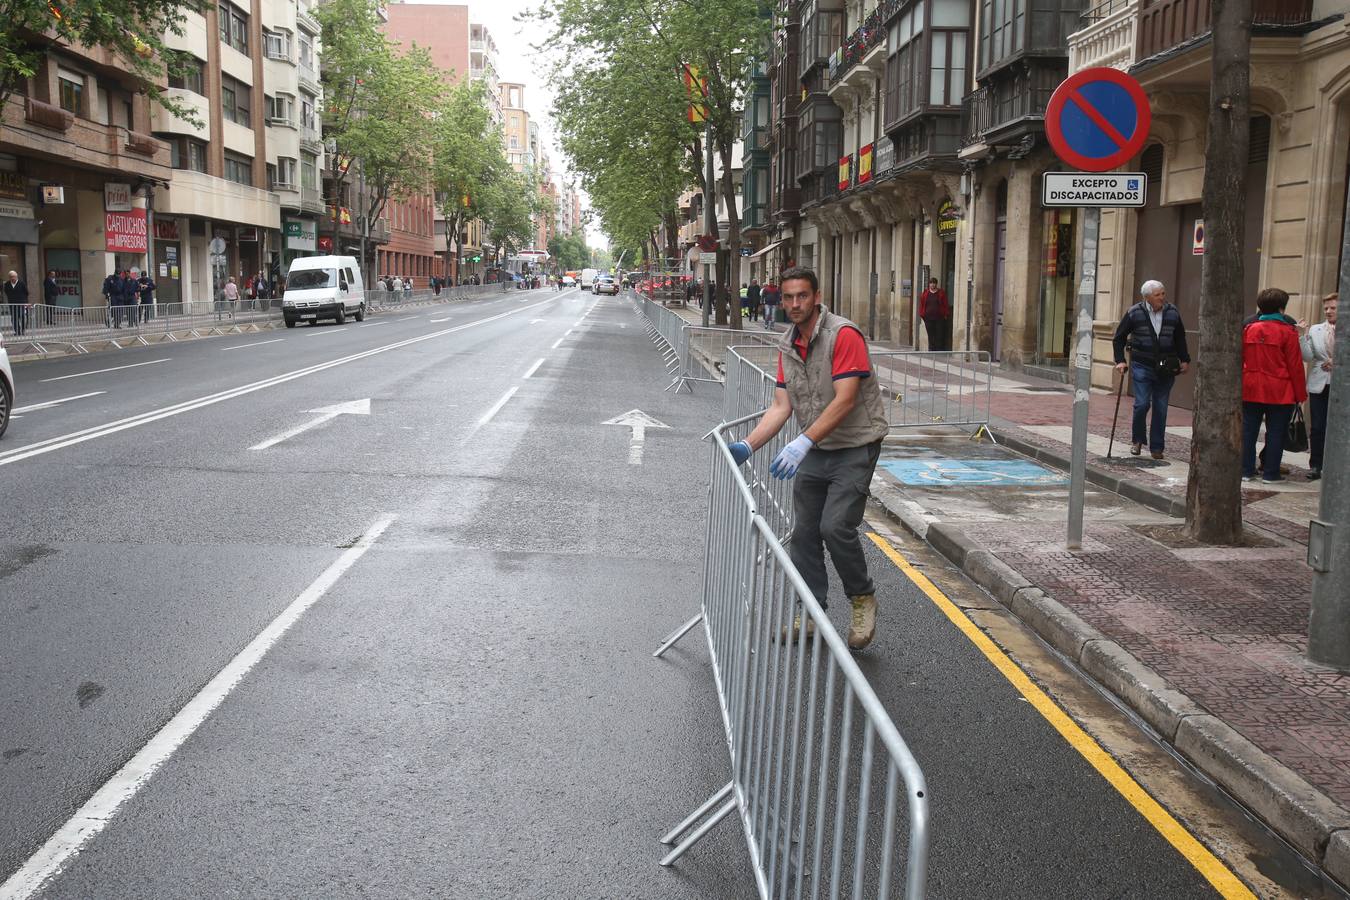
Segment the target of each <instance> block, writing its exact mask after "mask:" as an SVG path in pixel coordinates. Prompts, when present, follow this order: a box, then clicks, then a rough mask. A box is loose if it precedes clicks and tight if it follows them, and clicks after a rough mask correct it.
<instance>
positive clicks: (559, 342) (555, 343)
mask: <svg viewBox="0 0 1350 900" xmlns="http://www.w3.org/2000/svg"><path fill="white" fill-rule="evenodd" d="M563 337H567V335H563ZM562 342H563V339H562V338H558V339H557V340H556V341H554V342H553V346H552V347H551V348H549V349H551V350H557V349H558V345H559V344H561V343H562Z"/></svg>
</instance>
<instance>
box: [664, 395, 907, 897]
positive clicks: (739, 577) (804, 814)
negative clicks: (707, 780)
mask: <svg viewBox="0 0 1350 900" xmlns="http://www.w3.org/2000/svg"><path fill="white" fill-rule="evenodd" d="M762 414H763V413H762V412H756V413H753V414H751V415H749V416H744V417H742V418H741V419H739V420H735V421H731V422H727V423H725V424H723V425H720V426H718V428H716V429H715V430H714V431H713V432H712V433H711V435H710V437H711V438H712V439H713V454H712V455H713V460H712V483H711V490H710V497H711V499H710V504H709V514H708V530H707V542H706V549H705V570H704V585H703V613H702V619H703V622H704V631H705V634H706V636H707V640H708V651H709V654H710V656H711V657H712V667H713V677H714V680H715V682H716V684H717V694H718V702H719V705H720V707H721V712H722V722H723V726H724V728H725V736H726V741H727V747H728V749H729V751H730V755H731V780H730V782H728V783H727V784H726V785H725V786H724V787H723V788H722V789H721V790H719V791H718V792H717V793H715V794H714V795H713V796H712V797H711V798H710V799H709V800H708V801H707V802H705V803H704V804H703V805H702V806H700V807H699V808H698V809H697V810H695V811H694V812H693V813H692V814H691V815H690V816H688V817H687V818H686V819H685V820H684V821H682V822H681V823H680V824H679V825H677V826H676V827H675V828H674V829H672V830H671V831H670V832H669V833H668V834H666V835H664V836H663V837H662V839H661V840H662V842H663V843H666V844H673V843H675V842H676V841H679V842H680V843H679V844H678V845H677V846H676V847H675V848H674V849H673V850H671V851H670V852H669V853H668V854H667V855H666V857H665V858H664V859H662V860H661V864H662V865H666V866H668V865H671V864H672V863H674V862H675V861H676V860H677V859H679V858H680V856H681V855H683V854H684V852H685V851H687V850H688V849H689V848H690V847H691V846H692V845H693V844H695V843H696V842H697V841H698V840H699V839H701V838H702V837H703V836H704V835H706V834H707V833H708V832H709V831H710V830H711V829H712V828H713V826H715V825H716V824H717V823H718V822H719V821H721V820H722V819H723V818H725V817H726V816H728V815H730V814H731V813H732V812H737V813H738V814H739V816H740V819H741V825H742V827H743V829H744V831H745V836H746V842H747V844H748V847H749V851H750V859H751V862H752V865H753V867H754V876H755V882H756V884H757V886H758V889H759V895H760V896H761V897H762V898H770V897H775V898H783V897H802V896H807V897H818V896H820V895H821V893H822V892H825V895H826V896H828V897H831V898H837V897H839V896H841V895H846V896H851V897H854V898H861V897H864V896H874V897H880V898H888V897H890V896H891V885H892V882H893V881H894V882H897V883H898V882H900V881H903V884H904V896H905V897H906V898H909V900H919V898H922V897H923V896H924V890H925V882H926V867H927V860H928V843H929V836H928V802H929V798H928V790H927V786H926V783H925V780H924V775H923V771H922V770H921V769H920V767H919V764H918V762H917V761H916V760H915V759H914V756H913V754H912V753H911V752H910V750H909V748H908V747H907V746H906V744H905V742H904V739H903V738H902V737H901V736H900V733H899V731H898V730H897V729H896V727H895V725H894V723H893V722H892V721H891V719H890V717H889V716H888V715H887V713H886V711H885V709H884V708H883V707H882V705H881V701H880V700H879V699H878V698H877V696H876V694H875V693H874V692H873V690H872V688H871V685H869V684H868V682H867V679H866V678H865V677H864V676H863V674H862V672H861V671H860V670H859V669H858V666H857V664H856V663H855V662H854V661H853V658H852V656H851V655H850V654H849V651H848V648H847V647H846V645H845V643H844V640H843V638H841V637H840V636H839V633H838V632H837V631H836V630H835V628H834V625H833V624H832V623H831V622H830V621H829V619H828V618H827V617H826V615H825V612H824V610H822V609H821V608H820V604H819V603H817V601H816V598H815V597H814V596H812V594H811V592H810V590H809V589H808V588H807V586H806V584H805V582H803V581H802V578H801V575H800V574H799V573H798V572H797V570H796V568H795V567H794V566H793V565H792V562H791V560H790V559H789V558H788V555H787V552H786V551H785V550H784V548H783V545H782V543H781V541H780V540H779V539H778V538H777V537H775V535H774V530H773V528H772V526H771V525H770V523H769V522H768V521H767V520H766V519H765V518H764V517H763V516H762V515H760V513H759V507H758V505H757V503H756V500H755V498H754V496H753V495H752V492H751V488H750V486H749V484H747V482H746V479H745V478H743V477H742V474H741V473H742V469H741V467H739V466H737V465H736V464H735V462H734V461H733V460H732V458H731V453H730V451H729V450H728V449H727V446H728V441H729V440H730V439H731V435H732V433H733V432H734V433H736V434H740V433H742V431H743V430H744V429H745V428H748V427H749V426H750V425H751V424H752V423H753V422H754V421H755V420H757V419H758V418H759V416H761V415H762ZM761 453H763V451H761ZM757 455H758V454H757ZM794 619H797V620H799V621H800V623H801V626H802V627H801V630H800V637H798V636H796V635H795V634H794V628H793V624H794ZM697 622H698V619H695V620H694V621H693V622H692V623H688V624H687V625H686V626H684V628H683V629H682V630H681V631H680V632H679V633H677V634H676V635H675V636H673V637H672V638H671V639H670V641H668V642H667V643H666V644H665V645H664V646H663V647H662V648H661V649H660V650H658V651H657V655H660V654H661V653H663V652H664V651H665V649H666V648H668V647H669V646H670V645H671V644H673V643H674V641H675V640H678V639H679V637H680V636H681V635H682V634H683V633H684V632H687V631H688V630H690V629H691V628H692V627H693V625H695V624H697ZM808 623H809V625H808ZM812 628H813V629H814V633H813V634H812V632H811V629H812ZM902 790H903V792H904V797H903V799H902V798H901V791H902ZM902 803H903V804H904V807H903V808H904V818H903V822H902V813H901V808H902V807H901V804H902ZM902 825H903V826H904V827H902Z"/></svg>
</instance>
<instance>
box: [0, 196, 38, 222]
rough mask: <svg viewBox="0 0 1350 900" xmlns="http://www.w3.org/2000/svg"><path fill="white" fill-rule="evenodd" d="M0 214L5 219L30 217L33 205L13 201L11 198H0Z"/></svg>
mask: <svg viewBox="0 0 1350 900" xmlns="http://www.w3.org/2000/svg"><path fill="white" fill-rule="evenodd" d="M0 216H3V217H5V218H7V219H31V218H33V205H32V204H31V203H15V202H14V201H13V200H0Z"/></svg>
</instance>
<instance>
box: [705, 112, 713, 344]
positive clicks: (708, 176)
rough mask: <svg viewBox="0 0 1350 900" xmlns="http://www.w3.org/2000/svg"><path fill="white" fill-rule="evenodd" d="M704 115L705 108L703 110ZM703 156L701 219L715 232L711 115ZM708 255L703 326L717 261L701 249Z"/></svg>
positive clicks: (706, 319)
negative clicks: (714, 265)
mask: <svg viewBox="0 0 1350 900" xmlns="http://www.w3.org/2000/svg"><path fill="white" fill-rule="evenodd" d="M705 115H706V110H705ZM703 135H704V136H703V156H704V166H703V168H704V175H705V178H704V181H703V184H704V186H705V189H704V191H703V221H704V223H705V225H704V227H705V228H707V233H708V234H716V233H717V207H716V201H714V200H713V198H714V197H716V196H717V189H716V187H715V186H714V185H713V158H712V154H713V150H712V140H713V133H712V116H708V122H707V128H706V129H705V130H704V132H703ZM702 252H703V253H704V254H707V255H708V260H709V261H708V262H706V263H704V264H703V327H704V328H707V327H708V310H709V309H710V308H711V307H712V296H713V292H712V276H713V272H714V271H716V270H715V269H714V267H713V264H714V263H716V261H717V254H716V253H715V252H713V253H710V252H709V251H707V250H703V251H702Z"/></svg>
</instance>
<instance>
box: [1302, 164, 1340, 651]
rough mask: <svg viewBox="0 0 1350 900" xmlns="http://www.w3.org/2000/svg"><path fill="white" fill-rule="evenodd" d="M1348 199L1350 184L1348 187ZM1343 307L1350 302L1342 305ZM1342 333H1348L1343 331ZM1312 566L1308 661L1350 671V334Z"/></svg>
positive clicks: (1336, 362) (1336, 392) (1311, 536)
mask: <svg viewBox="0 0 1350 900" xmlns="http://www.w3.org/2000/svg"><path fill="white" fill-rule="evenodd" d="M1346 194H1347V196H1350V185H1348V186H1347V191H1346ZM1348 252H1350V215H1347V216H1346V217H1345V223H1344V225H1343V226H1342V231H1341V254H1342V255H1341V259H1342V260H1345V262H1343V263H1342V264H1341V280H1340V292H1341V296H1342V297H1350V257H1347V256H1345V254H1346V253H1348ZM1340 308H1346V309H1350V304H1347V303H1345V302H1338V311H1339V309H1340ZM1342 330H1344V329H1342ZM1308 565H1309V566H1311V567H1312V570H1313V591H1312V616H1311V618H1310V619H1309V622H1308V659H1309V660H1311V661H1312V662H1315V663H1318V664H1319V665H1323V666H1330V667H1331V668H1333V669H1339V670H1340V671H1342V672H1350V590H1346V579H1347V578H1350V335H1347V336H1346V337H1342V338H1341V339H1340V340H1338V341H1337V342H1336V350H1335V358H1334V359H1333V360H1332V363H1331V396H1330V397H1329V398H1328V404H1327V434H1326V451H1325V458H1324V459H1323V460H1322V506H1321V509H1320V510H1319V512H1318V516H1317V518H1316V519H1313V521H1312V522H1311V523H1310V525H1309V527H1308Z"/></svg>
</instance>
